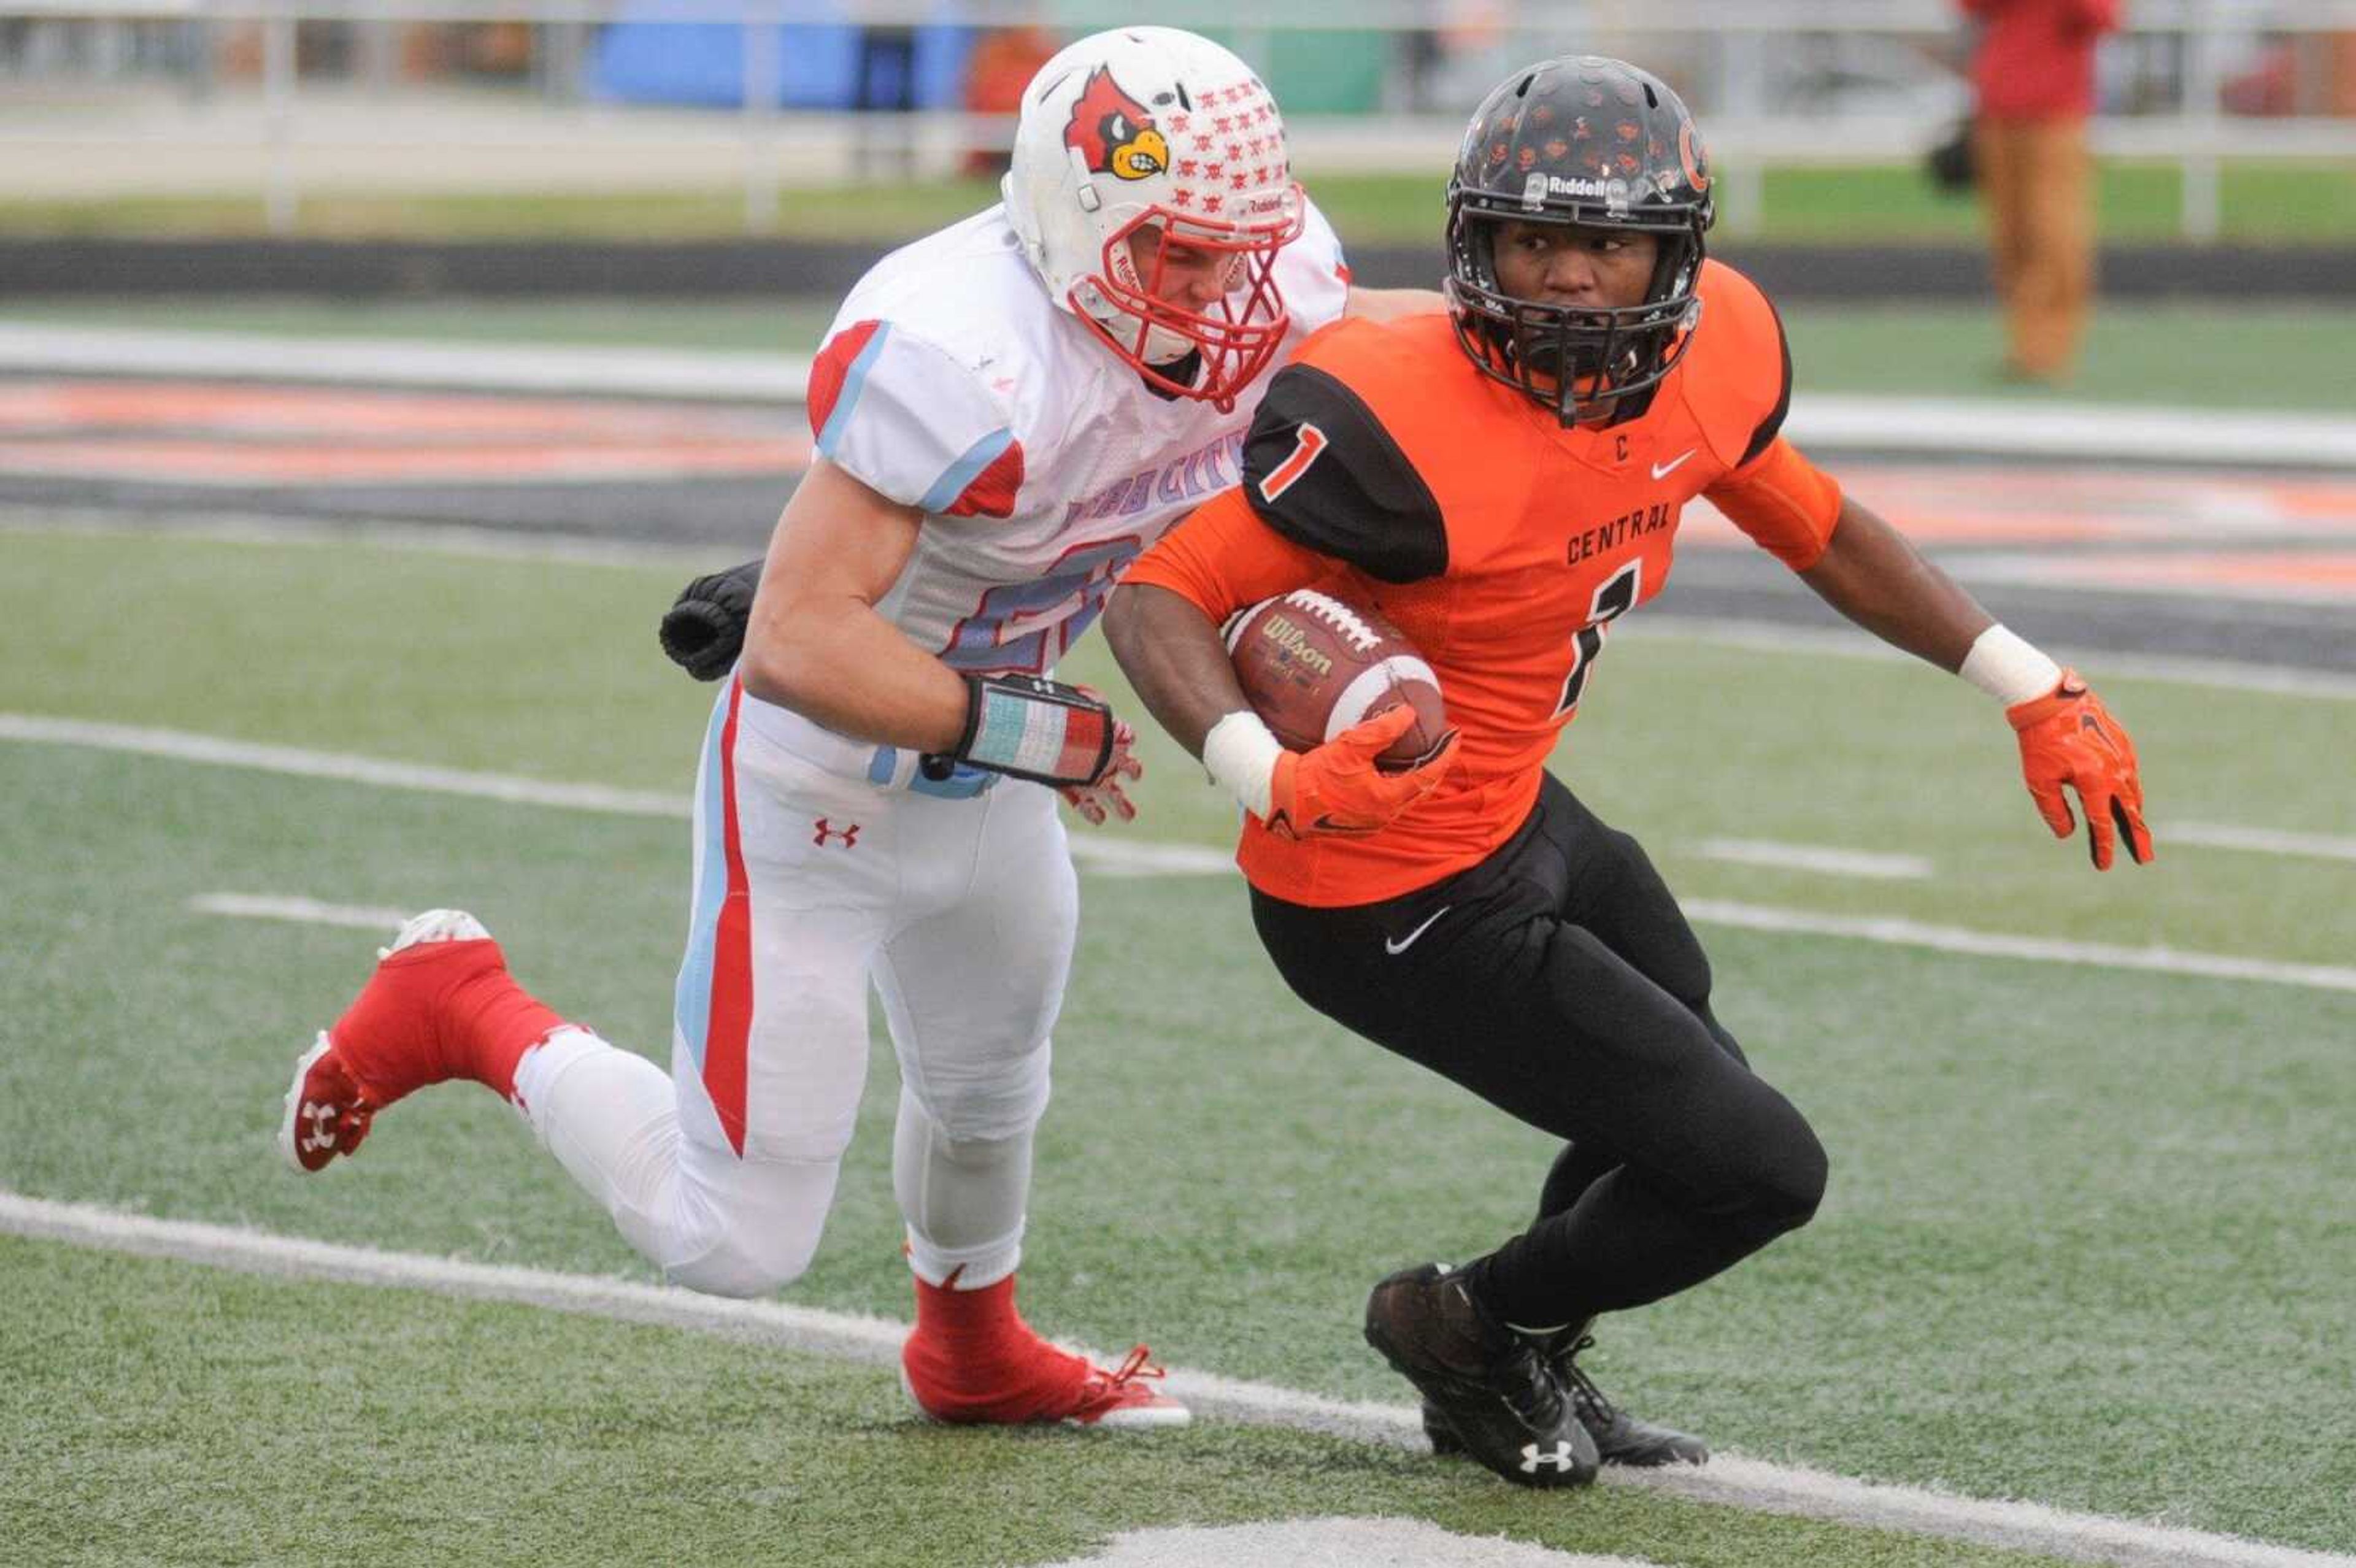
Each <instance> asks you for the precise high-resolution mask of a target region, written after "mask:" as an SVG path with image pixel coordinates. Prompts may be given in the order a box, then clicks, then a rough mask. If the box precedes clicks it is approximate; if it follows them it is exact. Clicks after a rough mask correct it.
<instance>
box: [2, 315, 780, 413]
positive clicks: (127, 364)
mask: <svg viewBox="0 0 2356 1568" xmlns="http://www.w3.org/2000/svg"><path fill="white" fill-rule="evenodd" d="M0 368H7V369H11V370H43V371H50V372H57V373H68V374H78V375H97V376H121V375H134V376H195V377H226V378H230V379H237V380H266V381H302V382H314V381H318V382H337V383H343V384H348V385H355V386H359V385H365V386H378V387H432V388H447V389H456V390H462V391H484V392H543V393H557V394H562V393H590V394H594V395H599V396H606V397H631V398H693V399H698V400H724V401H731V402H749V403H799V402H800V401H801V400H802V392H803V389H804V388H806V387H807V386H808V385H809V370H810V361H809V357H808V356H806V355H790V354H743V353H727V352H722V351H717V350H715V351H710V352H692V351H683V350H678V349H662V348H626V347H605V348H599V347H564V346H552V345H547V344H522V343H472V344H466V343H453V344H439V343H420V342H413V341H408V340H404V339H400V338H373V337H344V338H337V337H302V336H271V335H267V334H262V333H230V332H168V331H155V330H151V329H149V328H146V327H126V326H48V325H34V324H30V323H16V322H0Z"/></svg>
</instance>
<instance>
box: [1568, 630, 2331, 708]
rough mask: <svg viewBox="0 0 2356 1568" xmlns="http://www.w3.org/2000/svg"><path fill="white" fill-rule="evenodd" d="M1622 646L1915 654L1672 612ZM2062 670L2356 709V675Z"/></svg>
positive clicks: (2192, 662)
mask: <svg viewBox="0 0 2356 1568" xmlns="http://www.w3.org/2000/svg"><path fill="white" fill-rule="evenodd" d="M1614 624H1615V625H1617V626H1618V628H1619V629H1618V630H1617V631H1615V632H1613V633H1612V639H1613V640H1614V641H1615V642H1616V641H1619V640H1621V639H1623V638H1627V637H1634V638H1637V639H1638V640H1640V641H1655V642H1687V643H1700V644H1703V645H1707V646H1711V647H1721V648H1748V649H1751V650H1754V651H1756V652H1760V653H1771V654H1814V655H1821V656H1826V657H1830V658H1848V659H1879V660H1883V661H1885V662H1889V663H1893V664H1895V663H1906V664H1914V663H1919V662H1920V661H1919V660H1917V659H1915V657H1914V656H1913V655H1912V654H1906V653H1901V652H1900V651H1899V650H1897V649H1896V648H1893V647H1891V646H1890V645H1889V644H1888V643H1885V642H1882V641H1881V640H1880V639H1879V638H1877V637H1873V636H1870V635H1867V634H1866V633H1864V632H1857V631H1849V630H1847V629H1845V628H1842V627H1837V626H1788V625H1785V624H1783V623H1781V622H1777V621H1743V620H1726V619H1719V618H1718V617H1714V616H1711V617H1704V616H1698V615H1680V614H1677V613H1675V612H1674V611H1664V612H1660V613H1646V614H1644V615H1641V616H1628V617H1624V618H1622V620H1620V621H1618V622H1615V623H1614ZM2046 651H2047V652H2048V653H2051V655H2052V656H2054V657H2055V658H2057V659H2059V660H2061V662H2062V663H2064V664H2069V665H2075V666H2076V667H2078V668H2080V669H2082V670H2084V671H2086V672H2088V673H2089V674H2090V675H2091V676H2094V677H2096V678H2101V677H2108V676H2117V677H2120V678H2122V679H2134V680H2161V681H2169V682H2171V683H2173V684H2175V685H2178V686H2201V687H2211V688H2215V689H2217V690H2220V691H2250V692H2260V693H2263V694H2265V695H2266V696H2269V697H2319V698H2324V699H2329V700H2333V701H2339V702H2356V675H2343V674H2341V673H2340V672H2339V671H2337V670H2319V669H2305V668H2301V667H2298V666H2296V665H2270V664H2243V663H2239V662H2237V661H2235V660H2232V659H2194V658H2175V657H2171V656H2168V655H2165V654H2119V653H2104V652H2103V651H2102V650H2100V649H2098V648H2072V647H2070V646H2068V645H2063V644H2056V645H2053V646H2051V647H2049V648H2048V649H2047V650H2046Z"/></svg>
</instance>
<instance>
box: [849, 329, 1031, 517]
mask: <svg viewBox="0 0 2356 1568" xmlns="http://www.w3.org/2000/svg"><path fill="white" fill-rule="evenodd" d="M860 357H861V358H862V359H863V358H865V357H866V356H865V355H862V356H860ZM826 422H827V423H828V424H829V425H832V424H833V423H834V421H832V420H829V421H826ZM1013 444H1014V432H1012V431H1011V430H994V431H991V432H990V433H989V434H988V435H985V436H983V437H982V438H981V439H980V441H977V442H975V443H973V444H972V445H971V446H969V447H967V448H966V449H965V455H964V456H963V457H960V458H958V460H957V461H956V462H955V463H952V464H949V471H948V473H946V474H944V475H941V476H940V477H939V478H938V479H937V480H935V481H934V482H933V487H932V488H931V489H929V490H927V491H926V492H925V498H924V499H923V500H921V501H919V502H917V503H916V509H917V510H918V511H920V512H940V511H945V510H947V509H948V507H949V506H950V504H951V503H953V502H955V501H956V500H957V498H958V496H962V495H964V494H965V487H966V486H967V485H970V484H972V483H973V482H974V480H975V479H977V478H979V477H980V474H981V471H982V470H983V469H985V468H987V467H989V466H990V465H991V464H993V463H995V462H997V461H998V459H999V458H1000V456H1001V454H1003V453H1005V451H1006V449H1007V448H1008V447H1010V446H1012V445H1013Z"/></svg>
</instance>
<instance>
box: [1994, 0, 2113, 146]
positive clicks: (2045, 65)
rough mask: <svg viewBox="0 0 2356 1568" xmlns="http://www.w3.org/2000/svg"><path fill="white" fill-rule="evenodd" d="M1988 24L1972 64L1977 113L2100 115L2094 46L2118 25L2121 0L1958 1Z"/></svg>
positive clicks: (2044, 116)
mask: <svg viewBox="0 0 2356 1568" xmlns="http://www.w3.org/2000/svg"><path fill="white" fill-rule="evenodd" d="M1959 4H1961V5H1962V6H1963V8H1964V9H1965V11H1966V12H1968V13H1970V14H1971V15H1972V16H1976V17H1977V18H1979V20H1980V21H1982V22H1983V23H1985V24H1986V25H1987V32H1986V33H1985V35H1983V37H1981V39H1980V47H1979V52H1978V54H1977V55H1976V58H1975V59H1973V61H1972V87H1973V89H1974V91H1976V93H1977V95H1978V101H1979V112H1981V113H1983V114H1993V115H1997V116H2000V117H2002V118H2005V119H2008V120H2053V119H2083V118H2085V117H2086V116H2087V115H2089V114H2092V113H2093V112H2094V43H2095V40H2096V39H2098V38H2100V37H2102V36H2103V35H2104V33H2107V32H2110V31H2112V30H2113V29H2114V28H2115V27H2117V26H2118V25H2119V0H1959Z"/></svg>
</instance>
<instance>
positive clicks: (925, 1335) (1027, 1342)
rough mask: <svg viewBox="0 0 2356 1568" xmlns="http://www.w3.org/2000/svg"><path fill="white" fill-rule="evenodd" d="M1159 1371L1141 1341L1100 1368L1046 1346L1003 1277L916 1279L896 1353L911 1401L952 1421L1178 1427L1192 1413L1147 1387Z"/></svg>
mask: <svg viewBox="0 0 2356 1568" xmlns="http://www.w3.org/2000/svg"><path fill="white" fill-rule="evenodd" d="M1163 1375H1164V1374H1163V1373H1162V1369H1161V1368H1160V1367H1156V1366H1151V1365H1150V1364H1148V1362H1147V1360H1146V1349H1145V1347H1144V1346H1142V1345H1140V1346H1138V1347H1137V1348H1136V1349H1133V1350H1131V1351H1130V1353H1129V1354H1128V1356H1127V1357H1126V1358H1124V1359H1123V1360H1122V1361H1121V1363H1120V1365H1119V1367H1116V1368H1112V1369H1109V1370H1108V1369H1107V1368H1104V1367H1100V1366H1098V1365H1097V1364H1096V1363H1095V1362H1094V1361H1091V1360H1088V1359H1087V1357H1086V1356H1076V1355H1073V1354H1072V1353H1071V1352H1069V1351H1067V1350H1059V1349H1056V1348H1055V1346H1053V1345H1051V1344H1049V1343H1047V1341H1046V1340H1044V1339H1041V1338H1040V1337H1039V1336H1038V1334H1037V1333H1036V1332H1035V1331H1034V1330H1033V1328H1031V1326H1030V1325H1029V1324H1027V1323H1025V1322H1023V1317H1022V1315H1021V1314H1020V1313H1018V1312H1016V1311H1015V1310H1014V1280H1013V1278H1012V1276H1011V1275H1010V1276H1008V1277H1007V1278H1005V1279H1003V1280H1001V1281H999V1282H998V1283H997V1284H996V1285H990V1286H987V1287H986V1288H984V1289H981V1290H973V1291H960V1290H951V1289H948V1288H946V1287H943V1286H940V1285H926V1283H924V1282H923V1281H922V1280H919V1281H917V1282H916V1332H915V1333H913V1334H911V1335H909V1336H908V1341H907V1343H906V1344H905V1345H904V1346H903V1347H901V1350H900V1381H901V1385H902V1386H903V1387H904V1388H905V1389H906V1390H907V1391H908V1397H909V1398H911V1399H913V1400H915V1401H916V1408H918V1409H919V1410H921V1411H923V1412H924V1413H926V1415H928V1416H931V1417H932V1418H933V1419H934V1420H935V1421H946V1422H953V1423H957V1424H988V1425H999V1426H1014V1425H1032V1424H1063V1425H1066V1426H1086V1427H1098V1428H1103V1429H1106V1430H1124V1429H1139V1428H1151V1427H1162V1426H1183V1425H1185V1424H1187V1423H1188V1422H1189V1421H1191V1420H1192V1419H1193V1416H1192V1415H1191V1414H1190V1413H1189V1412H1188V1411H1187V1409H1186V1407H1185V1406H1184V1405H1183V1404H1182V1403H1179V1402H1178V1401H1177V1400H1174V1399H1173V1398H1171V1397H1170V1396H1169V1395H1168V1394H1166V1393H1164V1392H1162V1390H1161V1389H1160V1388H1159V1387H1157V1386H1156V1385H1157V1384H1158V1383H1159V1382H1160V1381H1161V1380H1162V1376H1163Z"/></svg>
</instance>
